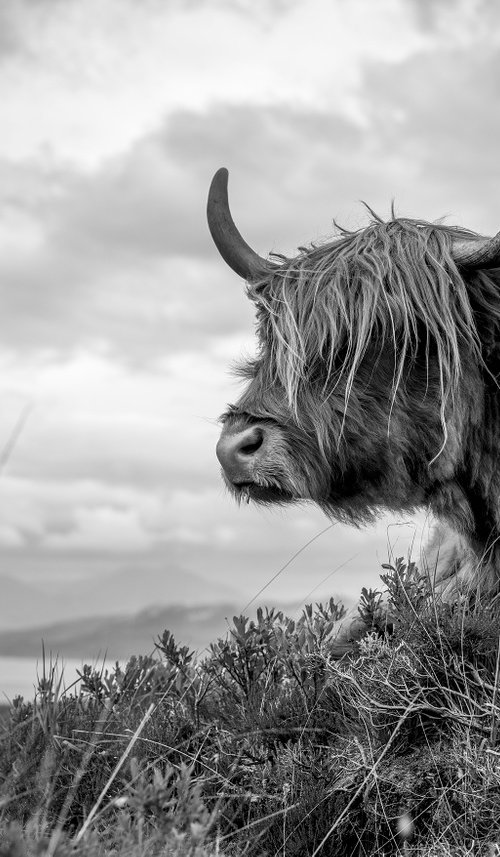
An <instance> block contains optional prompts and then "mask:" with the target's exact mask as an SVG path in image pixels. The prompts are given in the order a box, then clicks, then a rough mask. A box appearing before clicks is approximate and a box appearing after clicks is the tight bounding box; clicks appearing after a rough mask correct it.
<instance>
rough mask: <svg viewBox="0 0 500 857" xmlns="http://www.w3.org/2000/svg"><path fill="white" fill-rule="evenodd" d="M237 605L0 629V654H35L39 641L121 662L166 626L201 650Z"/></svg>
mask: <svg viewBox="0 0 500 857" xmlns="http://www.w3.org/2000/svg"><path fill="white" fill-rule="evenodd" d="M236 612H238V608H237V607H235V606H234V605H233V604H215V605H213V604H207V605H203V606H196V607H186V606H185V605H182V604H175V605H172V606H170V607H150V608H148V609H146V610H141V611H140V612H139V613H136V614H133V615H128V616H92V617H86V618H81V619H72V620H69V621H64V622H57V623H54V624H50V625H44V626H38V627H35V628H30V629H26V628H24V629H22V630H19V631H13V630H10V631H4V632H3V633H0V655H2V656H4V657H37V656H39V655H40V653H41V649H42V640H43V644H44V646H45V650H46V651H47V652H49V651H51V652H52V653H53V654H59V655H60V656H61V657H62V658H89V659H90V660H93V659H95V658H98V657H99V656H100V657H103V656H104V655H106V660H107V661H109V660H116V659H117V660H123V659H126V658H128V657H130V655H134V654H146V653H148V652H150V651H152V650H153V648H154V640H155V639H156V638H157V637H158V636H159V635H161V634H162V633H163V631H164V630H165V629H166V628H168V630H169V631H171V632H172V633H173V634H174V636H175V638H176V640H177V642H179V643H182V644H183V645H188V646H190V648H192V649H196V650H199V651H201V650H203V649H204V648H205V647H206V646H207V645H208V644H209V643H210V642H211V641H212V640H214V639H215V638H216V637H218V636H223V635H224V634H225V632H226V630H227V623H226V621H225V617H228V620H229V621H231V619H232V617H233V615H234V614H235V613H236Z"/></svg>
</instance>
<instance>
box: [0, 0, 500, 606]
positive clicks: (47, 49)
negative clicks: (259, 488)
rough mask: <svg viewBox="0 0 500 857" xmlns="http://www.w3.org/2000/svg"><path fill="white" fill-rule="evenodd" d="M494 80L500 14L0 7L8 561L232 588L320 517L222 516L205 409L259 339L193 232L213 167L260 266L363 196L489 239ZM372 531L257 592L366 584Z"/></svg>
mask: <svg viewBox="0 0 500 857" xmlns="http://www.w3.org/2000/svg"><path fill="white" fill-rule="evenodd" d="M499 81H500V7H499V6H498V4H497V3H495V2H494V0H491V2H479V0H465V2H446V0H442V2H438V0H427V1H426V2H424V0H414V2H410V0H377V2H373V0H259V2H258V3H257V2H255V0H170V2H168V3H166V2H163V0H141V2H139V0H36V2H35V0H24V2H21V0H10V2H5V3H2V4H1V5H0V129H1V132H0V212H1V218H0V246H1V254H0V295H1V313H0V401H1V409H0V412H1V416H0V445H1V447H3V448H4V451H5V445H6V444H7V445H8V443H9V439H11V440H12V435H13V433H15V431H16V425H18V423H19V421H20V420H21V421H22V420H24V426H23V429H22V431H21V433H20V436H19V438H18V440H17V443H16V444H15V446H14V449H13V451H12V452H11V454H10V457H9V459H8V462H7V464H6V465H5V467H4V469H3V472H2V474H1V477H0V549H1V561H2V565H1V573H4V574H10V575H12V576H14V577H17V578H19V579H24V580H37V581H38V582H43V581H44V580H45V579H49V578H51V579H52V580H54V579H56V578H60V579H65V580H69V579H72V578H76V577H77V576H80V577H81V576H85V575H87V576H89V577H90V576H91V575H95V574H98V573H99V574H104V573H106V572H110V571H112V570H113V569H114V568H116V567H118V566H119V565H120V563H122V562H123V560H124V559H127V560H130V559H131V558H132V559H133V560H134V562H136V565H137V568H138V569H141V568H143V569H146V568H147V567H148V565H155V567H157V565H158V563H159V562H164V564H165V567H166V568H168V567H169V566H170V565H171V564H175V566H176V567H179V568H182V567H184V568H186V569H189V570H191V571H194V572H196V573H197V574H199V575H200V576H202V577H204V578H205V579H206V580H211V579H213V580H217V581H218V583H221V582H222V583H224V582H227V584H228V586H229V585H230V586H231V588H232V590H233V591H234V590H237V591H238V592H241V594H242V598H246V597H247V596H251V595H252V594H255V593H256V592H257V590H258V589H259V588H260V587H261V586H263V585H264V584H265V583H266V581H268V580H269V579H270V578H271V577H272V576H273V574H274V573H275V572H276V571H278V569H279V568H280V567H281V566H282V565H284V564H285V563H286V562H287V561H288V560H289V559H290V558H291V557H292V556H293V554H294V553H295V552H296V551H298V550H299V549H300V548H301V547H303V546H304V545H305V544H306V543H307V542H308V541H309V540H310V539H312V538H313V537H314V536H315V535H316V534H318V533H320V532H321V530H322V529H324V528H325V527H326V526H327V524H328V522H327V521H326V520H325V519H324V518H323V517H322V515H321V514H320V513H319V512H318V511H317V510H315V509H312V508H308V507H304V508H297V509H293V510H288V511H285V512H283V511H281V512H267V511H262V510H256V509H254V508H252V507H247V506H243V507H242V508H241V509H238V508H236V507H235V506H234V505H233V504H232V502H231V500H230V498H229V497H228V496H227V495H226V494H225V492H224V490H223V488H222V485H221V481H220V477H219V473H218V465H217V462H216V460H215V457H214V446H215V442H216V439H217V435H218V431H219V429H218V427H217V423H216V419H217V416H218V415H219V414H220V413H221V412H222V410H224V408H225V405H226V403H227V402H229V401H234V400H235V398H236V397H237V395H238V389H239V387H238V384H237V382H236V381H234V380H233V379H232V378H231V376H230V374H229V366H230V364H231V362H232V361H234V360H236V359H237V358H238V357H239V356H241V354H242V353H244V352H246V353H251V352H252V351H253V347H254V345H253V319H252V309H251V306H250V305H249V304H248V303H247V301H246V299H245V297H244V294H243V288H242V284H241V283H240V281H239V280H238V278H237V277H236V275H234V274H233V273H232V272H231V271H229V270H228V269H227V268H226V267H225V266H224V263H223V262H222V260H221V259H220V257H219V256H218V255H217V253H216V251H215V249H214V248H213V246H212V244H211V241H210V239H209V236H208V231H207V228H206V224H205V201H206V193H207V189H208V185H209V182H210V179H211V176H212V174H213V173H214V171H215V170H216V169H217V168H218V167H220V166H227V167H228V168H229V170H230V195H231V200H232V208H233V212H234V215H235V219H236V220H237V223H238V225H239V226H240V228H241V230H242V232H243V234H244V235H245V237H246V238H247V240H248V241H249V242H250V243H251V244H252V245H253V246H254V247H255V249H256V250H257V251H258V252H260V253H261V254H263V255H264V254H266V253H268V252H269V251H270V250H272V249H274V250H282V251H285V252H290V251H292V250H293V249H294V248H295V247H296V246H297V245H299V244H304V243H307V242H309V241H310V240H313V239H314V240H317V239H320V238H322V237H326V236H327V235H328V234H329V233H331V231H332V220H333V219H334V218H335V219H337V220H339V221H340V222H341V223H343V224H345V225H346V226H348V227H357V226H359V225H362V224H363V223H364V222H365V216H366V215H365V212H364V210H363V208H362V206H361V205H360V203H359V200H360V199H365V200H366V201H367V202H369V204H370V205H371V206H372V207H373V208H375V209H376V210H377V211H378V212H379V213H381V214H383V215H386V214H387V213H388V212H389V209H390V204H391V200H392V199H393V198H394V199H395V201H396V208H397V210H398V212H400V213H401V214H405V215H409V216H416V217H420V218H426V219H429V220H432V219H435V218H438V217H441V216H443V215H446V216H447V217H448V222H449V223H461V224H463V225H465V226H468V227H470V228H472V229H475V230H477V231H482V232H485V233H490V234H491V233H493V232H496V231H497V230H498V228H499V225H500V224H499V221H500V206H499V202H498V200H499V199H500V168H499V165H498V139H499V138H500V110H499V106H500V105H499V102H500V92H499ZM386 527H387V524H386V522H385V521H382V522H381V523H380V524H379V525H378V526H377V527H376V528H375V529H374V530H369V531H366V530H365V531H362V532H357V531H354V530H350V529H348V528H346V527H341V526H340V525H337V526H335V527H333V528H332V529H330V530H329V531H328V532H326V533H324V534H323V535H322V536H320V537H319V538H318V539H317V540H316V541H315V542H314V543H313V544H312V545H311V546H310V547H309V548H307V549H306V550H304V551H303V553H302V554H301V555H300V557H298V558H297V560H296V561H295V562H294V563H293V564H292V565H291V566H290V568H289V569H287V571H286V572H285V573H284V574H283V575H282V576H281V578H280V586H281V589H280V588H279V587H278V584H276V585H273V588H272V589H270V591H269V592H270V596H271V597H272V595H273V594H274V593H280V594H281V595H282V596H284V595H286V596H290V595H292V596H293V597H298V598H300V597H302V596H303V597H306V596H307V595H308V593H309V592H310V591H311V590H313V589H314V587H316V586H319V588H320V590H321V592H325V591H328V590H329V589H331V591H337V592H346V593H348V594H350V595H355V594H356V593H357V592H358V591H359V587H360V585H362V584H367V583H368V584H369V583H370V582H371V583H372V584H373V585H375V584H376V580H377V571H378V562H379V561H380V562H382V561H385V560H386V558H387V557H386V547H385V545H386V542H387V535H388V533H387V529H386ZM404 532H405V533H406V536H407V537H408V534H410V536H411V534H412V533H413V528H412V526H411V525H409V526H407V527H406V528H404ZM389 538H390V540H391V541H392V542H393V543H394V542H395V541H396V540H397V539H398V538H400V529H399V528H397V527H393V528H392V529H391V530H390V531H389ZM403 541H404V540H403ZM401 544H403V542H401ZM395 552H396V554H397V553H398V552H399V553H401V552H402V551H398V549H397V548H396V550H395ZM343 563H346V565H344V566H343V567H342V568H339V569H338V571H337V572H335V569H337V567H338V566H340V565H341V564H343ZM332 573H333V576H332V577H331V578H330V579H329V581H328V583H327V584H326V585H322V584H321V581H322V580H323V579H324V578H325V577H326V576H327V575H330V574H332ZM174 596H175V592H174V593H169V597H170V598H174ZM156 597H158V600H163V594H158V596H156V594H155V593H152V598H151V600H152V601H154V600H155V598H156ZM118 598H119V593H117V599H118ZM193 600H196V593H193Z"/></svg>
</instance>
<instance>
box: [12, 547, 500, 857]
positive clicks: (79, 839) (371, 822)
mask: <svg viewBox="0 0 500 857" xmlns="http://www.w3.org/2000/svg"><path fill="white" fill-rule="evenodd" d="M382 579H383V582H384V584H385V587H386V590H387V591H386V601H387V604H388V612H387V617H388V618H387V619H386V620H384V621H381V619H380V616H381V610H380V593H378V592H374V591H367V590H363V593H362V597H361V601H360V606H359V612H360V614H361V616H362V618H363V620H364V621H365V623H366V625H367V629H368V630H367V634H366V636H365V637H364V638H363V639H361V640H359V641H358V642H356V643H353V647H352V650H351V651H350V652H346V654H345V655H344V656H343V657H341V658H340V659H339V658H338V656H337V654H336V650H335V645H334V640H335V633H336V628H337V622H338V620H339V619H341V618H342V616H343V613H344V610H343V607H342V606H340V605H338V604H336V603H335V602H334V601H333V599H331V600H330V601H329V602H328V603H327V604H317V605H316V606H315V608H313V607H312V606H311V605H308V606H306V608H305V609H304V611H303V613H302V615H301V617H300V618H299V619H298V620H294V619H291V618H289V617H287V616H285V615H284V614H283V613H282V612H281V611H279V610H274V609H271V610H263V609H258V610H257V613H256V616H255V618H253V619H249V618H248V617H245V616H239V617H238V616H237V617H234V619H233V625H232V627H231V628H230V631H229V633H228V635H227V637H226V638H225V639H219V640H218V641H217V642H215V643H213V644H212V645H211V647H210V650H209V652H208V654H206V656H205V657H203V658H196V657H195V655H194V653H193V652H191V651H189V649H188V648H187V647H185V646H182V645H178V644H177V643H176V641H175V640H174V638H173V636H172V634H171V633H170V632H169V631H165V632H164V633H163V634H162V636H161V637H159V638H158V640H157V644H156V652H155V654H154V655H147V656H137V657H134V658H131V659H130V661H129V662H128V663H127V665H126V666H125V667H121V666H120V665H119V664H116V665H115V666H114V667H113V668H112V669H108V670H96V669H94V668H91V667H84V669H83V670H82V674H81V682H80V685H79V687H78V688H77V689H70V690H68V691H65V692H62V691H61V687H60V684H59V683H58V682H57V680H56V676H55V671H54V668H53V667H49V668H48V669H47V670H46V671H44V676H43V677H42V678H41V679H40V682H39V687H38V692H37V694H36V696H35V699H34V700H33V701H25V700H23V699H22V698H17V699H15V700H14V701H13V703H12V706H11V709H10V714H9V720H8V722H7V723H6V724H5V726H4V727H3V733H2V735H1V736H0V742H1V745H0V857H31V855H37V857H66V855H68V857H69V855H78V857H111V855H117V857H118V855H130V857H139V856H140V855H141V857H142V855H148V857H149V855H151V857H153V855H160V854H161V855H173V857H215V855H219V857H240V855H248V857H266V855H269V857H274V855H283V857H306V855H308V857H316V855H321V857H329V855H332V857H355V855H356V857H358V855H375V854H380V855H397V854H403V855H410V854H411V855H417V857H451V855H453V857H462V855H463V857H465V855H488V857H491V855H493V854H500V734H499V715H500V695H499V687H500V675H499V673H500V648H499V639H500V607H499V605H498V603H495V602H490V603H489V604H480V603H472V601H471V599H469V598H467V597H466V594H465V593H464V595H463V597H462V596H461V597H460V598H459V599H458V600H457V602H455V603H453V604H443V603H440V602H439V600H438V599H437V598H435V597H434V595H433V592H432V591H431V585H430V583H429V582H428V578H421V577H420V576H419V574H418V571H417V569H416V567H415V566H414V565H413V564H412V563H408V564H406V563H404V562H403V561H402V560H398V561H396V563H395V564H394V565H393V566H385V574H384V575H383V578H382Z"/></svg>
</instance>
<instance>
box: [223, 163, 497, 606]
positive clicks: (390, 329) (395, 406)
mask: <svg viewBox="0 0 500 857" xmlns="http://www.w3.org/2000/svg"><path fill="white" fill-rule="evenodd" d="M226 189H227V174H224V172H223V171H219V173H218V174H217V175H216V177H215V179H214V183H213V185H212V189H211V194H210V197H209V222H210V225H211V230H212V234H213V236H214V239H215V241H216V243H217V246H218V248H219V250H220V252H221V254H222V255H223V257H224V258H225V260H226V261H227V262H228V264H230V265H231V267H233V268H234V270H236V271H237V273H238V274H240V275H241V276H244V277H245V278H246V279H247V281H248V294H249V297H250V298H251V299H252V300H253V301H254V303H255V305H256V308H257V320H258V338H259V353H258V356H257V358H256V359H255V360H254V361H253V362H251V363H249V364H247V365H246V366H244V367H243V368H242V373H243V374H244V376H245V377H246V378H247V379H248V385H247V388H246V390H245V391H244V393H243V395H242V397H241V398H240V400H239V401H238V402H237V403H236V404H235V405H232V406H230V407H229V409H228V411H227V412H226V414H224V416H223V430H222V434H221V438H220V441H219V444H218V455H219V458H220V461H221V463H222V467H223V472H224V478H225V481H226V484H227V485H228V486H229V488H230V489H231V491H232V492H233V493H234V495H235V496H236V497H237V498H239V499H241V498H242V497H246V498H247V499H252V500H254V501H255V502H258V503H288V502H295V501H299V500H311V501H313V502H315V503H316V504H318V505H319V506H320V507H321V508H322V509H324V511H325V512H326V513H327V515H329V516H330V517H332V518H334V519H338V520H344V521H350V522H353V523H356V524H359V523H362V522H365V521H369V520H372V519H373V517H374V515H375V514H376V513H377V512H379V511H380V510H382V509H388V510H394V511H409V510H412V509H415V508H416V507H420V506H425V507H427V508H429V509H430V510H431V511H432V512H433V513H434V515H435V516H436V517H437V518H438V519H439V520H440V521H441V525H440V527H439V528H438V533H437V534H436V536H435V538H434V543H433V544H431V546H430V550H429V552H428V554H427V568H428V572H429V574H431V575H432V577H433V579H434V581H435V585H436V589H437V590H438V591H440V592H441V593H442V594H443V595H444V596H445V597H447V598H448V597H452V596H453V593H454V592H456V589H457V586H458V584H459V583H460V585H465V586H469V587H471V588H473V589H474V590H477V589H478V588H479V589H481V591H482V592H488V593H490V594H493V593H496V592H497V591H498V590H499V588H500V553H499V550H500V544H499V542H500V538H499V537H500V504H499V498H500V392H499V387H498V379H499V378H500V374H499V373H500V351H499V347H500V239H499V236H496V238H494V239H484V238H481V237H480V236H477V235H475V234H474V233H470V232H468V231H467V230H461V229H454V228H450V227H444V226H442V225H433V224H428V223H424V222H419V221H411V220H404V219H398V218H394V219H393V220H391V221H390V222H388V223H383V222H381V221H379V220H374V221H373V222H372V223H371V224H370V225H369V226H368V227H366V229H364V230H360V231H359V232H356V233H342V234H341V235H340V237H339V238H337V239H336V240H334V241H332V242H330V243H329V244H327V245H324V246H321V247H313V248H311V249H308V250H301V252H300V253H299V255H298V256H297V257H295V258H292V259H286V258H284V257H283V258H281V257H275V260H274V261H267V260H263V259H261V258H260V257H258V256H257V255H256V254H254V253H253V251H252V250H251V249H250V248H249V247H248V245H246V244H245V242H243V239H242V238H241V236H240V235H239V233H238V232H237V230H236V227H235V226H234V223H233V221H232V219H231V216H230V214H229V209H228V208H227V196H226V195H225V194H226ZM221 213H222V214H221ZM239 242H241V243H239Z"/></svg>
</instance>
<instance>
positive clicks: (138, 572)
mask: <svg viewBox="0 0 500 857" xmlns="http://www.w3.org/2000/svg"><path fill="white" fill-rule="evenodd" d="M231 599H234V602H235V603H237V602H238V601H239V600H241V596H239V594H238V590H237V589H236V588H234V589H233V588H231V587H229V586H227V585H222V584H220V583H219V584H217V583H216V582H214V581H207V580H206V579H204V578H202V577H201V576H199V575H197V574H195V573H193V572H191V571H187V570H186V569H184V568H182V567H181V566H177V565H170V567H167V564H166V563H163V562H158V563H157V564H156V565H149V566H147V567H146V568H141V567H137V566H135V565H134V564H132V563H128V564H126V565H120V566H119V567H117V569H116V571H114V572H112V573H111V574H101V575H99V577H98V578H97V577H90V576H89V578H88V579H86V580H76V581H75V580H69V581H44V582H43V583H31V582H30V583H26V582H21V581H18V580H15V579H14V578H12V577H9V576H8V575H0V632H1V631H7V630H9V629H12V630H14V629H16V628H32V627H41V626H43V625H52V624H54V623H56V622H57V623H59V622H60V621H61V620H66V619H68V620H69V619H70V618H71V619H72V618H73V617H74V618H75V619H85V618H86V617H87V616H94V617H96V616H101V617H103V616H113V615H120V616H123V614H124V613H125V614H126V613H136V612H137V611H139V610H143V609H146V608H148V607H149V606H150V605H152V604H154V605H164V606H165V608H167V606H168V605H170V604H185V605H187V604H190V605H193V604H216V603H221V602H228V601H230V600H231ZM4 654H5V653H4Z"/></svg>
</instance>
